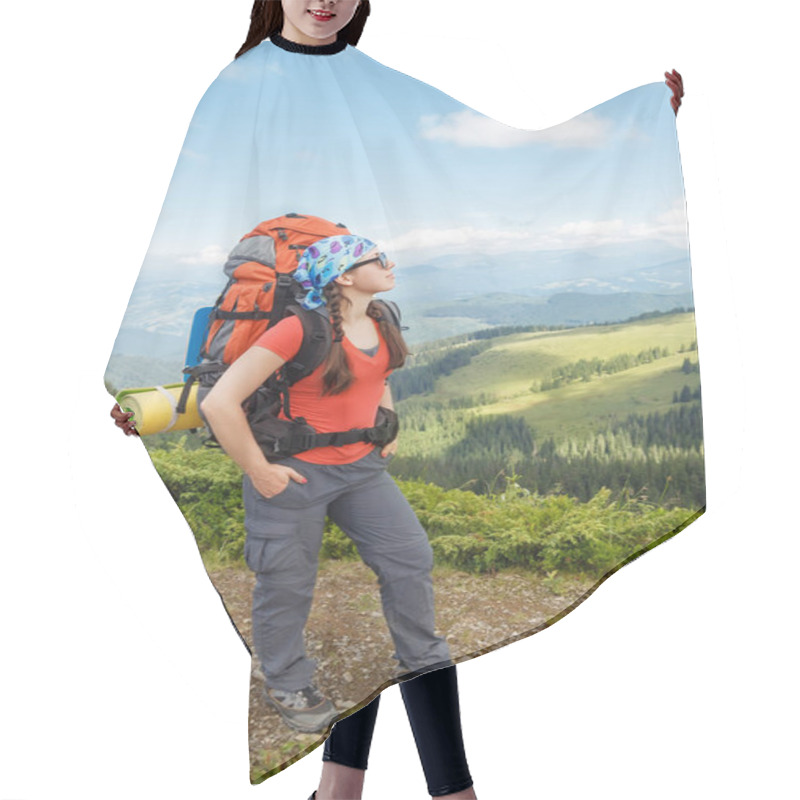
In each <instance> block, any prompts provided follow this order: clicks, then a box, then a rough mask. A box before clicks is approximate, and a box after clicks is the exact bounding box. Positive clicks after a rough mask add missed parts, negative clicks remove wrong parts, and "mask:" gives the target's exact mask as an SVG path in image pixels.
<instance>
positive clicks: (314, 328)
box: [281, 305, 333, 386]
mask: <svg viewBox="0 0 800 800" xmlns="http://www.w3.org/2000/svg"><path fill="white" fill-rule="evenodd" d="M289 314H294V315H295V316H297V317H299V318H300V322H301V324H302V325H303V343H302V344H301V345H300V349H299V350H298V351H297V354H296V355H295V357H294V358H293V359H292V360H291V361H287V362H286V363H285V364H284V365H283V367H282V368H281V369H282V371H283V375H284V378H285V380H286V383H287V385H289V386H291V385H292V384H293V383H296V382H297V381H299V380H301V379H302V378H305V377H306V376H308V375H310V374H311V373H312V372H313V371H314V370H315V369H316V368H317V367H318V366H319V365H320V364H321V363H322V362H323V361H324V360H325V358H326V357H327V355H328V352H329V351H330V349H331V340H332V338H333V336H332V332H331V331H332V327H331V323H330V320H329V319H328V315H327V311H326V312H324V313H323V312H318V311H316V310H311V311H309V310H308V309H305V308H303V307H302V306H299V305H289V306H287V307H286V312H285V316H288V315H289Z"/></svg>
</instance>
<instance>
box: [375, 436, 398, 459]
mask: <svg viewBox="0 0 800 800" xmlns="http://www.w3.org/2000/svg"><path fill="white" fill-rule="evenodd" d="M378 447H380V445H378ZM396 452H397V439H393V440H392V441H391V442H389V443H388V444H385V445H384V446H383V447H381V457H382V458H388V457H389V456H393V455H394V454H395V453H396Z"/></svg>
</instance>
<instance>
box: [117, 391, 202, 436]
mask: <svg viewBox="0 0 800 800" xmlns="http://www.w3.org/2000/svg"><path fill="white" fill-rule="evenodd" d="M184 385H185V384H183V383H170V384H167V385H165V386H153V387H148V388H145V389H123V390H122V391H121V392H119V394H117V398H116V399H117V402H118V403H119V405H120V408H121V409H122V410H123V411H133V419H134V422H135V424H136V430H137V431H138V432H139V435H140V436H148V435H150V434H152V433H167V432H168V431H185V430H189V429H191V428H202V427H203V425H204V422H203V420H202V419H201V418H200V413H199V412H198V410H197V390H198V388H199V384H197V383H195V384H193V385H192V388H191V392H190V393H189V399H188V400H187V402H186V412H185V413H184V414H179V413H178V401H179V400H180V397H181V392H183V387H184Z"/></svg>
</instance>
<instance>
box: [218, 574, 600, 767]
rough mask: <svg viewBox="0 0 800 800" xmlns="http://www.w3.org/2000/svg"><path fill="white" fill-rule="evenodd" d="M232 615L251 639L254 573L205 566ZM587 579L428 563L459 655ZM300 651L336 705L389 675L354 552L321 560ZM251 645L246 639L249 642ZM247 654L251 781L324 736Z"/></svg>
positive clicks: (556, 605) (538, 616)
mask: <svg viewBox="0 0 800 800" xmlns="http://www.w3.org/2000/svg"><path fill="white" fill-rule="evenodd" d="M210 576H211V580H212V581H213V583H214V585H215V586H216V587H217V589H218V590H219V592H220V594H221V595H222V597H223V599H224V602H225V606H226V608H227V609H228V613H229V614H230V615H231V617H232V619H233V621H234V624H235V625H236V627H237V628H238V629H239V632H240V633H241V634H242V636H243V637H244V639H245V641H246V642H247V643H248V645H249V646H250V645H251V642H252V640H251V619H250V615H251V597H252V590H253V583H254V577H253V574H252V573H251V572H250V570H248V569H247V568H246V567H239V566H231V567H226V568H224V569H219V570H214V571H212V572H210ZM591 586H592V584H591V583H589V582H587V581H580V580H578V579H575V578H569V577H558V578H557V579H551V580H548V579H543V578H541V577H540V576H536V575H530V574H527V573H524V572H514V571H509V572H500V573H497V574H495V575H474V574H471V573H466V572H460V571H458V570H453V569H447V568H436V569H435V570H434V587H435V592H436V620H437V626H438V630H439V633H441V634H443V635H444V636H446V638H447V641H448V643H449V645H450V651H451V653H452V656H453V658H454V659H455V660H456V661H458V660H459V659H462V660H464V659H465V658H467V657H470V656H475V655H479V654H480V653H482V652H487V651H488V650H491V649H494V648H495V647H496V646H497V645H498V644H501V643H504V642H507V641H508V640H513V639H515V638H521V637H522V636H525V635H529V634H530V633H532V632H533V631H535V630H536V629H541V627H544V626H545V625H546V624H547V623H549V622H552V621H553V620H554V618H555V617H556V616H557V615H558V614H559V613H561V612H562V611H564V609H566V608H568V607H570V606H571V605H572V604H573V603H575V602H576V601H577V600H579V599H580V598H581V597H582V596H583V595H585V594H586V592H588V591H589V590H590V589H591ZM306 644H307V650H308V653H309V655H310V656H311V657H312V658H315V659H316V660H317V662H318V665H319V668H318V672H317V676H316V678H315V680H316V683H317V685H318V686H319V688H320V689H321V690H322V691H323V692H324V693H325V694H327V696H328V697H330V698H331V700H332V701H333V702H334V703H335V704H336V706H337V707H339V708H341V709H342V710H345V709H347V708H351V707H352V706H354V705H357V704H363V703H365V702H367V701H368V700H369V699H371V697H372V696H374V695H375V693H376V691H377V690H378V689H380V688H381V687H382V686H385V685H387V683H388V682H391V680H392V678H393V674H394V668H395V666H396V662H395V660H394V659H393V658H392V657H391V653H392V652H393V649H394V648H393V645H392V641H391V637H390V635H389V631H388V628H387V627H386V623H385V622H384V619H383V613H382V611H381V605H380V595H379V593H378V586H377V580H376V578H375V575H374V573H373V572H372V571H371V570H370V569H369V568H368V567H367V566H366V565H365V564H363V563H362V562H360V561H327V562H323V563H322V564H321V565H320V570H319V576H318V579H317V587H316V592H315V595H314V604H313V606H312V609H311V615H310V618H309V623H308V626H307V628H306ZM251 649H252V648H251ZM263 686H264V684H263V679H262V678H261V676H260V673H259V671H258V669H257V665H256V664H255V662H254V675H253V680H252V681H251V686H250V755H251V767H252V770H253V777H254V780H256V781H258V780H260V778H262V777H265V776H266V774H267V773H270V772H274V771H278V770H280V769H283V768H285V767H287V766H288V765H289V764H290V763H292V762H293V761H295V760H296V759H297V758H299V757H301V756H302V755H304V754H305V753H307V752H309V751H310V750H312V749H314V748H315V747H317V746H318V745H320V744H321V743H322V742H323V741H324V738H325V737H324V735H322V734H302V733H297V732H295V731H293V730H291V729H290V728H288V727H287V726H286V725H285V724H284V723H283V722H282V721H281V719H280V717H279V716H278V713H277V711H275V710H274V709H273V708H272V707H271V706H270V705H268V704H267V703H266V702H265V700H264V696H263Z"/></svg>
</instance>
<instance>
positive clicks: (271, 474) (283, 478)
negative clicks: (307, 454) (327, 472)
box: [250, 464, 308, 499]
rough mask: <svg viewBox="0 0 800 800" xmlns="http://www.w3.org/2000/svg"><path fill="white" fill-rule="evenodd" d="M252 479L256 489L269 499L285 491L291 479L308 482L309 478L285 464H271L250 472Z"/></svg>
mask: <svg viewBox="0 0 800 800" xmlns="http://www.w3.org/2000/svg"><path fill="white" fill-rule="evenodd" d="M250 480H251V481H252V482H253V486H254V487H255V489H256V491H257V492H258V493H259V494H260V495H261V496H262V497H266V498H267V499H269V498H271V497H275V495H276V494H280V493H281V492H283V491H285V490H286V487H287V486H288V485H289V482H290V481H297V483H308V479H307V478H306V477H304V476H303V475H301V474H300V473H299V472H298V471H297V470H296V469H292V467H287V466H284V465H283V464H270V465H269V468H265V469H263V470H259V471H258V472H253V473H251V474H250Z"/></svg>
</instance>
